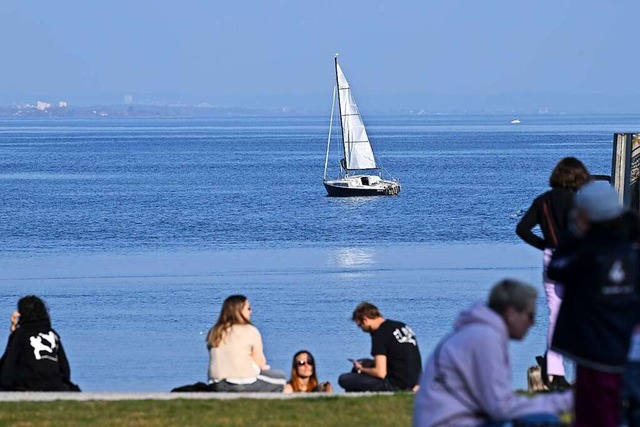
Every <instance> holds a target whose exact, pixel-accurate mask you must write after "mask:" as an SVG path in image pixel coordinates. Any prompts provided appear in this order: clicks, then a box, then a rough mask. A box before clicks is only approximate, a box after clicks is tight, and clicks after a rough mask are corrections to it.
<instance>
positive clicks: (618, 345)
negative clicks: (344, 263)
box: [547, 182, 640, 426]
mask: <svg viewBox="0 0 640 427" xmlns="http://www.w3.org/2000/svg"><path fill="white" fill-rule="evenodd" d="M571 229H573V230H574V233H573V235H568V236H566V237H565V238H564V239H563V240H561V241H560V245H559V246H558V248H557V249H556V251H555V252H554V254H553V257H552V259H551V262H550V264H549V269H548V272H547V273H548V275H549V277H550V278H551V279H553V280H557V281H559V282H561V283H563V284H564V286H565V295H564V301H563V303H562V306H561V307H560V313H559V314H558V323H557V325H556V330H555V333H554V336H553V340H552V343H551V347H552V348H553V349H554V350H555V351H557V352H559V353H561V354H563V355H565V356H567V357H569V358H571V359H573V360H574V361H575V362H576V365H577V367H576V385H575V388H576V392H575V397H576V401H575V408H576V417H575V425H576V426H618V425H620V411H621V399H622V393H621V390H622V372H623V371H624V366H625V362H626V357H627V352H628V350H629V341H630V338H631V333H632V330H633V327H634V325H635V324H636V323H638V322H639V321H640V296H639V295H638V289H639V285H640V282H639V281H640V271H639V267H638V261H639V253H638V249H637V238H638V231H637V230H638V219H637V216H635V215H634V214H631V213H630V212H628V211H625V209H624V208H623V206H622V205H621V204H620V201H619V198H618V193H617V192H616V191H615V189H614V188H613V187H611V186H610V185H609V184H607V183H604V182H592V183H589V184H586V185H585V186H584V187H582V188H581V189H580V190H579V191H578V192H577V193H576V198H575V212H574V223H573V225H572V227H571ZM594 403H597V404H595V405H594Z"/></svg>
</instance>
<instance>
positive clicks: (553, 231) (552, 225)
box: [542, 200, 558, 248]
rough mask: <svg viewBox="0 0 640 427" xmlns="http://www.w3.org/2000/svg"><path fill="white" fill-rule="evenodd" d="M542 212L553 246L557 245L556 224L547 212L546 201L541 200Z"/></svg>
mask: <svg viewBox="0 0 640 427" xmlns="http://www.w3.org/2000/svg"><path fill="white" fill-rule="evenodd" d="M542 212H543V213H544V217H545V219H546V220H547V224H548V225H549V232H550V233H551V240H552V241H553V246H554V247H556V248H557V247H558V236H556V225H555V223H554V222H553V220H552V219H551V214H550V213H549V206H547V201H546V200H543V201H542Z"/></svg>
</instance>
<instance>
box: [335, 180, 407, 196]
mask: <svg viewBox="0 0 640 427" xmlns="http://www.w3.org/2000/svg"><path fill="white" fill-rule="evenodd" d="M349 184H352V183H350V182H347V181H343V180H336V181H324V188H325V189H326V190H327V195H328V196H329V197H369V196H395V195H397V194H398V193H400V184H399V183H397V182H395V181H387V180H382V181H379V182H378V183H376V184H375V185H369V186H367V185H357V186H354V185H349Z"/></svg>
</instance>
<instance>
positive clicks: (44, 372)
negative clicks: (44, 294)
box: [0, 295, 80, 391]
mask: <svg viewBox="0 0 640 427" xmlns="http://www.w3.org/2000/svg"><path fill="white" fill-rule="evenodd" d="M0 388H1V389H2V390H4V391H80V388H79V387H78V386H77V385H75V384H73V383H72V382H71V371H70V369H69V361H68V360H67V356H66V354H65V351H64V348H63V347H62V342H61V341H60V336H59V335H58V333H57V332H56V331H55V330H54V329H53V328H52V327H51V321H50V319H49V313H48V311H47V307H46V306H45V304H44V302H43V301H42V300H41V299H40V298H38V297H37V296H35V295H29V296H25V297H23V298H21V299H20V300H19V301H18V310H17V311H16V312H14V313H13V315H12V316H11V335H10V336H9V340H8V343H7V348H6V350H5V352H4V355H3V356H2V359H1V360H0Z"/></svg>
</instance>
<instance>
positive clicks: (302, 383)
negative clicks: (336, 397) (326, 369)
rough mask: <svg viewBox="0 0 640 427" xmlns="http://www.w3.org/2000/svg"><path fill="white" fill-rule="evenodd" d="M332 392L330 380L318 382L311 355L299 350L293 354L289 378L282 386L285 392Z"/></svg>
mask: <svg viewBox="0 0 640 427" xmlns="http://www.w3.org/2000/svg"><path fill="white" fill-rule="evenodd" d="M316 391H324V392H329V393H331V392H333V387H331V383H330V382H324V383H322V384H319V383H318V377H317V375H316V363H315V360H314V358H313V355H312V354H311V353H309V352H308V351H306V350H301V351H299V352H297V353H296V354H295V355H294V356H293V362H292V364H291V379H290V380H289V382H288V383H287V385H285V386H284V392H285V393H308V392H316Z"/></svg>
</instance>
